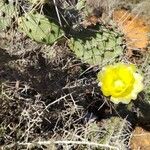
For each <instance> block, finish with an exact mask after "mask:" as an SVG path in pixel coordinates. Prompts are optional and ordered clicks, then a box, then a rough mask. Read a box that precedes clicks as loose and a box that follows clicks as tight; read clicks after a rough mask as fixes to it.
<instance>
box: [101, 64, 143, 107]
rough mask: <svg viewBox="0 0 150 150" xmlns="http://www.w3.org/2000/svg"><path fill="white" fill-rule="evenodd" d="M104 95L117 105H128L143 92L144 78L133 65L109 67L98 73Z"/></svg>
mask: <svg viewBox="0 0 150 150" xmlns="http://www.w3.org/2000/svg"><path fill="white" fill-rule="evenodd" d="M98 81H99V85H100V86H101V90H102V93H103V94H104V95H105V96H110V100H111V101H112V102H113V103H115V104H118V103H120V102H121V103H124V104H128V103H129V102H130V101H131V100H135V99H136V98H137V95H138V93H139V92H141V91H142V90H143V87H144V86H143V77H142V76H141V75H140V74H139V73H137V69H136V67H135V66H134V65H133V64H124V63H117V64H115V65H108V66H106V67H104V68H103V69H102V71H100V72H99V73H98Z"/></svg>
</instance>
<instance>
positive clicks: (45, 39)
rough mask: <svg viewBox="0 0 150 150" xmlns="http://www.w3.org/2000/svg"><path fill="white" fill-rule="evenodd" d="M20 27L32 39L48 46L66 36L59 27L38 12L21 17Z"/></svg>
mask: <svg viewBox="0 0 150 150" xmlns="http://www.w3.org/2000/svg"><path fill="white" fill-rule="evenodd" d="M18 25H19V29H20V30H21V31H23V32H24V33H25V34H27V36H29V37H30V38H31V39H33V40H35V41H37V42H42V43H46V44H52V43H54V42H55V41H56V40H58V39H59V38H61V37H62V36H63V35H64V32H63V30H62V29H61V28H60V27H59V25H57V24H55V23H54V21H53V20H49V19H48V18H46V17H45V16H44V15H41V14H39V13H37V12H30V13H27V14H26V15H25V16H22V17H20V18H19V21H18Z"/></svg>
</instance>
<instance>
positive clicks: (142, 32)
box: [113, 9, 150, 55]
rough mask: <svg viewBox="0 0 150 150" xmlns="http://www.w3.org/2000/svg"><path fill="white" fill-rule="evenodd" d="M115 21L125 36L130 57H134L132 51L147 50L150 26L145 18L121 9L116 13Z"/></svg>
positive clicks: (114, 15)
mask: <svg viewBox="0 0 150 150" xmlns="http://www.w3.org/2000/svg"><path fill="white" fill-rule="evenodd" d="M113 20H114V21H115V22H116V23H117V25H118V26H119V28H120V29H121V31H122V32H123V33H124V34H125V38H126V41H127V47H128V50H129V51H128V55H132V50H140V51H144V50H145V49H146V48H147V46H148V44H149V37H148V34H149V32H150V26H149V25H147V24H146V23H145V20H144V19H143V18H141V17H139V16H135V15H134V14H132V13H130V12H129V11H127V10H124V9H121V10H116V11H114V13H113Z"/></svg>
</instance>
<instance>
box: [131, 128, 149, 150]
mask: <svg viewBox="0 0 150 150" xmlns="http://www.w3.org/2000/svg"><path fill="white" fill-rule="evenodd" d="M131 150H150V132H148V131H146V130H144V129H142V128H141V127H136V128H135V130H134V132H133V136H132V139H131Z"/></svg>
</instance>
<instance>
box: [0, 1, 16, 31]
mask: <svg viewBox="0 0 150 150" xmlns="http://www.w3.org/2000/svg"><path fill="white" fill-rule="evenodd" d="M16 16H17V9H16V8H15V7H14V6H13V4H6V3H4V2H0V30H3V29H6V28H7V27H8V28H9V27H10V26H11V27H12V24H13V23H14V21H15V19H14V18H15V17H16Z"/></svg>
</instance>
